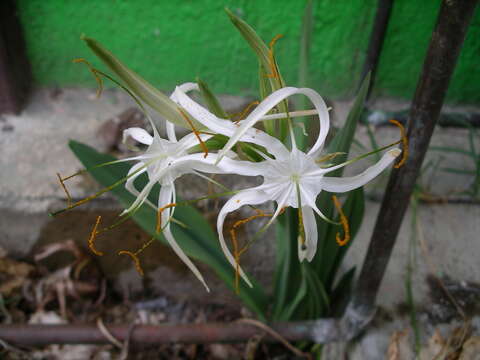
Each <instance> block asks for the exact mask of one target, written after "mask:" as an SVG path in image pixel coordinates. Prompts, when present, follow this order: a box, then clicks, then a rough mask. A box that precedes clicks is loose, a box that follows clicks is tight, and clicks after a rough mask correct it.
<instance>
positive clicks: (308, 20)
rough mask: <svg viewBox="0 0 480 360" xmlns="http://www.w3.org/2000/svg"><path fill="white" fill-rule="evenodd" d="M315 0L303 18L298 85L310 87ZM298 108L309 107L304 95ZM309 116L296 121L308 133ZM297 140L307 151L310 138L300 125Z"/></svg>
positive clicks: (308, 2) (307, 6) (301, 148)
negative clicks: (305, 134) (302, 127)
mask: <svg viewBox="0 0 480 360" xmlns="http://www.w3.org/2000/svg"><path fill="white" fill-rule="evenodd" d="M313 10H314V9H313V0H308V1H307V4H306V5H305V10H304V13H303V19H302V33H301V39H300V59H299V62H300V65H299V71H298V86H299V87H309V83H308V79H309V78H310V77H309V63H310V47H311V44H312V34H313V23H314V11H313ZM296 105H297V108H298V109H307V106H308V100H307V99H306V97H304V96H302V97H301V98H300V100H299V101H297V102H296ZM310 119H311V118H309V117H302V118H297V119H295V123H297V124H299V123H302V124H304V126H305V129H306V132H307V134H308V133H309V128H310V126H309V122H310ZM294 132H295V142H296V143H297V147H298V148H299V149H300V150H303V151H305V148H306V146H307V143H308V138H307V137H305V136H304V135H303V132H302V131H301V129H299V128H298V127H295V128H294Z"/></svg>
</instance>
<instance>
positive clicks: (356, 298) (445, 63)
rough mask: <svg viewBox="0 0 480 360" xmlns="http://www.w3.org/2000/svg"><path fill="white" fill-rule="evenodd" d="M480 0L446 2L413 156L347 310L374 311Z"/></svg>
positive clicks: (398, 175) (385, 205) (361, 314)
mask: <svg viewBox="0 0 480 360" xmlns="http://www.w3.org/2000/svg"><path fill="white" fill-rule="evenodd" d="M477 3H478V0H443V1H442V5H441V8H440V12H439V15H438V19H437V24H436V26H435V30H434V32H433V35H432V39H431V41H430V45H429V48H428V52H427V55H426V58H425V62H424V65H423V70H422V73H421V75H420V79H419V82H418V84H417V89H416V92H415V96H414V98H413V102H412V107H411V109H410V114H409V120H408V132H407V136H408V139H409V143H410V145H409V153H410V154H409V157H408V160H407V162H406V163H405V165H404V166H403V167H401V168H399V169H394V170H393V171H392V174H391V176H390V180H389V183H388V185H387V189H386V192H385V197H384V198H383V202H382V206H381V209H380V214H379V216H378V218H377V222H376V224H375V229H374V231H373V234H372V239H371V241H370V245H369V248H368V252H367V255H366V257H365V261H364V264H363V268H362V271H361V273H360V276H359V279H358V282H357V285H356V289H355V292H354V295H353V298H352V301H351V303H350V305H349V309H348V310H347V313H348V312H349V313H351V314H355V315H356V317H357V319H362V318H366V317H368V316H371V315H372V312H373V309H374V306H375V299H376V296H377V293H378V289H379V287H380V283H381V281H382V278H383V275H384V273H385V269H386V267H387V264H388V260H389V258H390V255H391V252H392V249H393V246H394V245H395V240H396V238H397V234H398V231H399V228H400V225H401V223H402V220H403V217H404V215H405V212H406V210H407V207H408V203H409V201H410V196H411V194H412V191H413V188H414V186H415V182H416V180H417V177H418V174H419V171H420V168H421V166H422V162H423V159H424V156H425V153H426V151H427V148H428V144H429V142H430V138H431V136H432V133H433V129H434V127H435V124H436V122H437V119H438V117H439V113H440V109H441V107H442V104H443V100H444V98H445V94H446V92H447V89H448V84H449V81H450V78H451V76H452V73H453V70H454V69H455V64H456V62H457V58H458V55H459V53H460V50H461V48H462V44H463V41H464V39H465V35H466V32H467V29H468V24H469V23H470V20H471V18H472V15H473V13H474V10H475V7H476V5H477Z"/></svg>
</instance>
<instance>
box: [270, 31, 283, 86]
mask: <svg viewBox="0 0 480 360" xmlns="http://www.w3.org/2000/svg"><path fill="white" fill-rule="evenodd" d="M282 37H283V35H282V34H278V35H275V37H274V38H273V39H272V41H270V44H269V48H270V50H269V51H268V60H269V63H270V71H271V73H270V74H267V77H269V78H274V79H278V78H279V77H280V74H279V73H278V68H277V64H276V62H275V55H274V53H273V47H274V46H275V43H276V42H277V41H278V39H280V38H282Z"/></svg>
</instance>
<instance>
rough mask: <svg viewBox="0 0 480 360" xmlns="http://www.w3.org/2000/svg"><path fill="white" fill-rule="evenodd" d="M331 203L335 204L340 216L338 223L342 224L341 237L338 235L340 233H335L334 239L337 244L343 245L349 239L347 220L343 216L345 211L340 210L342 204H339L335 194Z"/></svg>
mask: <svg viewBox="0 0 480 360" xmlns="http://www.w3.org/2000/svg"><path fill="white" fill-rule="evenodd" d="M332 200H333V203H334V204H335V207H336V208H337V211H338V214H339V216H340V223H341V224H342V226H343V232H344V235H343V239H342V238H341V237H340V233H337V234H336V236H335V239H336V240H337V243H338V245H340V246H344V245H346V244H347V243H348V242H349V241H350V226H349V225H348V220H347V217H346V216H345V213H344V212H343V210H342V206H341V205H340V201H338V199H337V197H336V196H335V195H333V196H332Z"/></svg>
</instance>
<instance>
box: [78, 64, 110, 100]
mask: <svg viewBox="0 0 480 360" xmlns="http://www.w3.org/2000/svg"><path fill="white" fill-rule="evenodd" d="M72 62H74V63H83V64H85V65H87V67H88V70H90V72H91V73H92V74H93V76H94V78H95V80H96V81H97V84H98V89H97V98H99V97H100V95H102V92H103V79H102V78H101V77H100V75H99V74H101V72H100V71H99V70H97V69H95V68H94V67H93V66H92V64H90V63H89V62H88V61H87V60H85V59H83V58H80V59H73V60H72Z"/></svg>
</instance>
